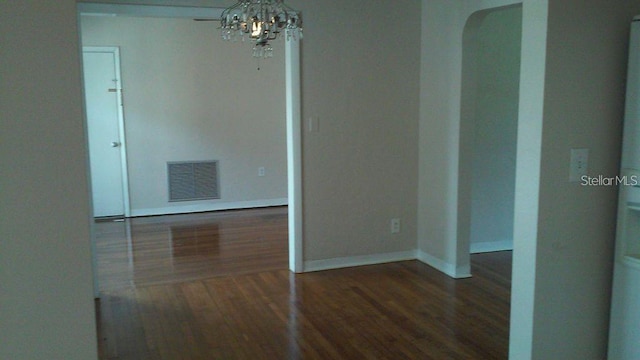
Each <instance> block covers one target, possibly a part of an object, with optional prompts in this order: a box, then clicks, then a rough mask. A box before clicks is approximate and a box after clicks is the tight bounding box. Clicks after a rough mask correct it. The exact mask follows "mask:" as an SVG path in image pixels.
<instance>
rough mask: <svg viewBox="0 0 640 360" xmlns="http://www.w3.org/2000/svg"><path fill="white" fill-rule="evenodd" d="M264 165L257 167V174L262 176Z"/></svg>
mask: <svg viewBox="0 0 640 360" xmlns="http://www.w3.org/2000/svg"><path fill="white" fill-rule="evenodd" d="M264 171H265V170H264V166H260V167H259V168H258V176H264Z"/></svg>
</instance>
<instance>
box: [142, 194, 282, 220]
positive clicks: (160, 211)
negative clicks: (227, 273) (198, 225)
mask: <svg viewBox="0 0 640 360" xmlns="http://www.w3.org/2000/svg"><path fill="white" fill-rule="evenodd" d="M288 203H289V201H288V200H287V198H280V199H266V200H250V201H235V202H215V203H200V204H185V205H177V206H167V207H161V208H149V209H131V216H134V217H135V216H151V215H169V214H185V213H193V212H205V211H216V210H235V209H249V208H259V207H269V206H282V205H287V204H288Z"/></svg>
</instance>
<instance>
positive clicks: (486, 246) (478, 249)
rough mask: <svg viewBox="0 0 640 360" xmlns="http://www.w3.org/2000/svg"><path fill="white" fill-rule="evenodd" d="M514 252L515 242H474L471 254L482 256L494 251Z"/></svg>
mask: <svg viewBox="0 0 640 360" xmlns="http://www.w3.org/2000/svg"><path fill="white" fill-rule="evenodd" d="M507 250H513V240H502V241H483V242H472V243H471V253H472V254H480V253H488V252H494V251H507Z"/></svg>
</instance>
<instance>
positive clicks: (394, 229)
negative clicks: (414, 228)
mask: <svg viewBox="0 0 640 360" xmlns="http://www.w3.org/2000/svg"><path fill="white" fill-rule="evenodd" d="M399 232H400V219H397V218H396V219H391V233H392V234H397V233H399Z"/></svg>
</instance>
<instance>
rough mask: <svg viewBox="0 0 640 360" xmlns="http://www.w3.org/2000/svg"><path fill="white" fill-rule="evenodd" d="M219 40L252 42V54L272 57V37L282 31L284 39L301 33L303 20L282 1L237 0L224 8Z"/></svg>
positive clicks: (275, 36)
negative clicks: (284, 35)
mask: <svg viewBox="0 0 640 360" xmlns="http://www.w3.org/2000/svg"><path fill="white" fill-rule="evenodd" d="M220 29H221V31H222V39H224V40H228V41H238V39H240V40H242V41H244V40H245V37H248V38H249V39H250V40H252V41H254V42H255V45H254V46H253V57H257V58H270V57H273V47H271V43H270V41H271V40H275V39H276V38H278V35H280V34H281V33H282V32H283V31H284V32H285V34H286V36H287V38H290V37H295V36H297V34H299V35H300V36H301V35H302V21H301V20H300V14H298V12H297V11H296V10H293V9H292V8H290V7H288V6H287V5H285V4H284V0H240V1H238V2H237V3H236V4H235V5H233V6H231V7H229V8H227V9H225V10H224V11H223V12H222V15H221V19H220Z"/></svg>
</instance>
